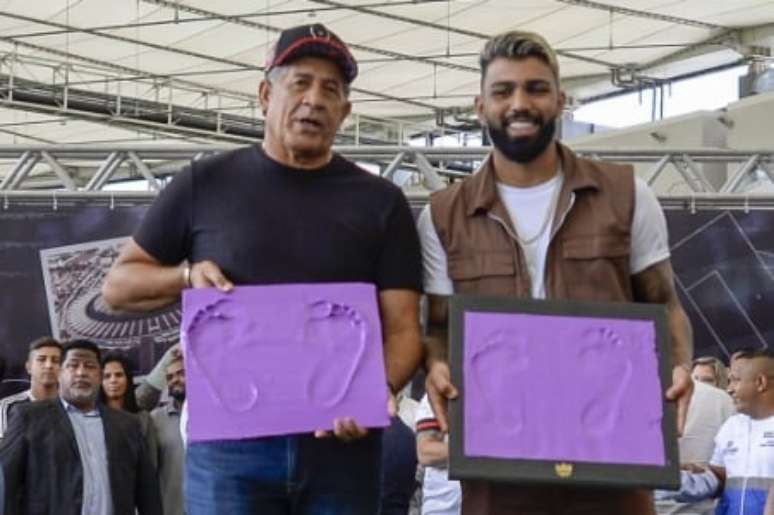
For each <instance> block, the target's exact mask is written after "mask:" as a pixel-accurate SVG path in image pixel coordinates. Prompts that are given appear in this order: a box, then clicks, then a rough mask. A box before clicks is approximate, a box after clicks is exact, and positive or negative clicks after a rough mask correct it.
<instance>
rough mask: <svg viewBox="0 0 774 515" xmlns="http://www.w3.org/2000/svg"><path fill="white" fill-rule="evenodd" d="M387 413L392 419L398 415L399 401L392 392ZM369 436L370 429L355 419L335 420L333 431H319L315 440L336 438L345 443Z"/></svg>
mask: <svg viewBox="0 0 774 515" xmlns="http://www.w3.org/2000/svg"><path fill="white" fill-rule="evenodd" d="M387 413H388V414H389V415H390V418H392V417H394V416H395V415H397V413H398V401H397V399H396V398H395V395H393V394H392V392H390V393H389V396H388V398H387ZM367 434H368V428H365V427H361V426H359V425H358V423H357V422H355V419H353V418H337V419H334V420H333V431H326V430H324V429H318V430H317V431H315V432H314V436H315V438H330V437H331V436H335V437H336V438H338V439H339V440H343V441H345V442H351V441H353V440H357V439H359V438H363V437H364V436H365V435H367Z"/></svg>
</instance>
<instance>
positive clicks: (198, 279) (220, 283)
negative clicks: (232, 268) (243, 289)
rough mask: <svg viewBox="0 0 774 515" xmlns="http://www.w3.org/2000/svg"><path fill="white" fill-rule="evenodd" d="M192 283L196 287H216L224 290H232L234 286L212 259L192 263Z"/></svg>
mask: <svg viewBox="0 0 774 515" xmlns="http://www.w3.org/2000/svg"><path fill="white" fill-rule="evenodd" d="M191 284H192V285H193V287H194V288H212V287H214V288H218V289H219V290H221V291H224V292H230V291H231V290H232V289H233V288H234V284H233V283H232V282H231V281H229V280H228V279H227V278H226V276H225V275H224V274H223V272H222V271H221V269H220V267H219V266H218V265H216V264H215V263H213V262H212V261H200V262H198V263H194V264H193V265H191Z"/></svg>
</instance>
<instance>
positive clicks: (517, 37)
mask: <svg viewBox="0 0 774 515" xmlns="http://www.w3.org/2000/svg"><path fill="white" fill-rule="evenodd" d="M498 57H503V58H505V59H516V60H520V59H527V58H528V57H536V58H537V59H540V60H541V61H543V62H544V63H545V64H546V65H547V66H548V67H549V68H551V71H552V72H553V74H554V79H556V83H557V85H558V84H559V61H558V60H557V58H556V52H554V49H553V48H551V45H549V44H548V41H546V40H545V38H543V36H541V35H540V34H536V33H534V32H523V31H518V30H514V31H511V32H504V33H502V34H498V35H497V36H494V37H493V38H491V39H490V40H489V41H487V42H486V45H484V49H483V50H481V54H480V55H479V58H478V64H479V66H480V67H481V83H482V84H483V83H484V77H486V70H487V68H488V67H489V65H490V64H492V61H494V60H495V59H497V58H498Z"/></svg>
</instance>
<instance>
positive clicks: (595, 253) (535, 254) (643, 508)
mask: <svg viewBox="0 0 774 515" xmlns="http://www.w3.org/2000/svg"><path fill="white" fill-rule="evenodd" d="M480 64H481V93H480V95H478V96H477V97H476V102H475V105H476V112H477V114H478V118H479V120H480V121H481V123H482V125H483V127H484V129H485V130H486V131H487V133H488V134H489V136H490V138H491V140H492V143H493V145H494V148H493V149H492V155H491V156H490V157H489V158H488V159H487V160H486V161H485V162H484V164H483V165H482V167H481V169H480V170H479V171H478V172H476V173H475V174H474V175H472V176H471V177H468V178H466V179H465V180H463V181H460V182H458V183H456V184H454V185H453V186H451V187H449V188H447V189H446V190H444V191H440V192H437V193H434V194H433V195H432V196H431V199H430V205H429V207H428V208H427V209H425V211H424V212H423V213H422V214H421V216H420V219H419V227H420V234H421V237H422V247H423V248H422V251H423V256H424V265H425V266H424V268H425V289H426V291H427V293H428V295H429V300H430V302H429V305H430V309H429V312H430V324H429V326H430V331H431V341H430V342H429V343H428V351H429V352H428V360H427V367H428V383H427V387H428V394H429V396H430V399H431V401H432V403H433V408H434V411H435V413H436V415H437V416H438V419H439V422H440V423H441V427H442V428H443V429H446V421H445V412H446V403H445V401H446V399H447V398H452V397H454V396H455V395H456V390H455V388H454V386H453V385H452V384H451V382H450V378H449V368H448V365H447V363H446V355H445V349H446V334H445V328H446V320H447V303H446V299H447V297H448V296H449V295H452V294H455V293H476V294H486V295H508V296H513V297H533V298H548V299H574V300H585V301H619V302H621V301H623V302H632V301H641V302H653V303H663V304H666V306H667V310H668V316H669V328H670V332H671V340H672V354H673V363H674V365H675V368H674V371H673V374H672V377H673V385H672V387H671V388H670V389H669V391H668V393H667V395H668V397H669V398H670V399H673V400H674V399H676V400H678V421H679V424H680V425H681V426H682V422H683V421H684V419H685V413H686V410H687V407H688V400H689V398H690V393H691V390H692V383H691V378H690V372H689V370H690V363H691V354H692V350H691V330H690V324H689V322H688V319H687V317H686V316H685V313H684V312H683V309H682V307H681V306H680V302H679V300H678V297H677V293H676V291H675V288H674V284H673V279H672V267H671V265H670V262H669V246H668V239H667V229H666V222H665V219H664V215H663V213H662V211H661V208H660V206H659V204H658V201H657V200H656V197H655V195H654V194H653V193H652V192H651V191H650V189H649V188H648V187H647V185H646V184H645V183H644V182H643V181H641V180H639V179H635V177H634V174H633V171H632V169H631V167H626V166H621V165H614V164H611V163H603V162H597V161H592V160H587V159H584V158H581V157H579V156H577V155H575V154H574V153H573V152H572V151H571V150H570V149H568V148H567V147H565V146H563V145H561V144H559V143H557V142H555V141H554V134H555V129H556V122H557V119H558V118H559V117H560V116H561V114H562V110H563V109H564V101H565V95H564V93H563V92H562V91H561V89H560V85H559V66H558V62H557V59H556V54H555V53H554V51H553V50H552V49H551V47H550V46H549V45H548V43H547V42H546V41H545V40H544V39H543V38H542V37H540V36H539V35H537V34H532V33H525V32H508V33H505V34H500V35H498V36H495V37H494V38H492V39H491V40H489V41H488V42H487V43H486V45H485V47H484V49H483V51H482V53H481V56H480ZM462 492H463V494H462V511H463V513H465V514H475V515H487V514H493V515H494V514H506V513H507V514H510V513H520V514H530V515H533V514H534V515H539V514H554V513H557V514H558V513H562V514H574V513H596V514H622V513H626V514H627V515H644V514H650V513H653V501H652V499H651V495H650V494H649V493H648V492H646V491H643V490H583V489H572V488H558V489H549V488H542V489H541V488H534V487H526V486H519V485H507V484H501V483H496V482H484V481H463V483H462Z"/></svg>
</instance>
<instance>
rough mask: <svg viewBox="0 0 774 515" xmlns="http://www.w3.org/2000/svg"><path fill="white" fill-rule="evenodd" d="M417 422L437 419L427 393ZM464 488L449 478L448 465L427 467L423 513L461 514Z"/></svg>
mask: <svg viewBox="0 0 774 515" xmlns="http://www.w3.org/2000/svg"><path fill="white" fill-rule="evenodd" d="M416 419H417V422H420V421H426V420H430V419H435V414H434V413H433V409H432V407H431V406H430V401H429V400H428V398H427V395H425V396H424V397H422V400H421V401H419V408H417V418H416ZM461 508H462V490H461V488H460V482H459V481H450V480H449V471H448V469H447V468H446V467H431V466H427V467H425V475H424V479H423V480H422V515H459V513H460V509H461Z"/></svg>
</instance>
